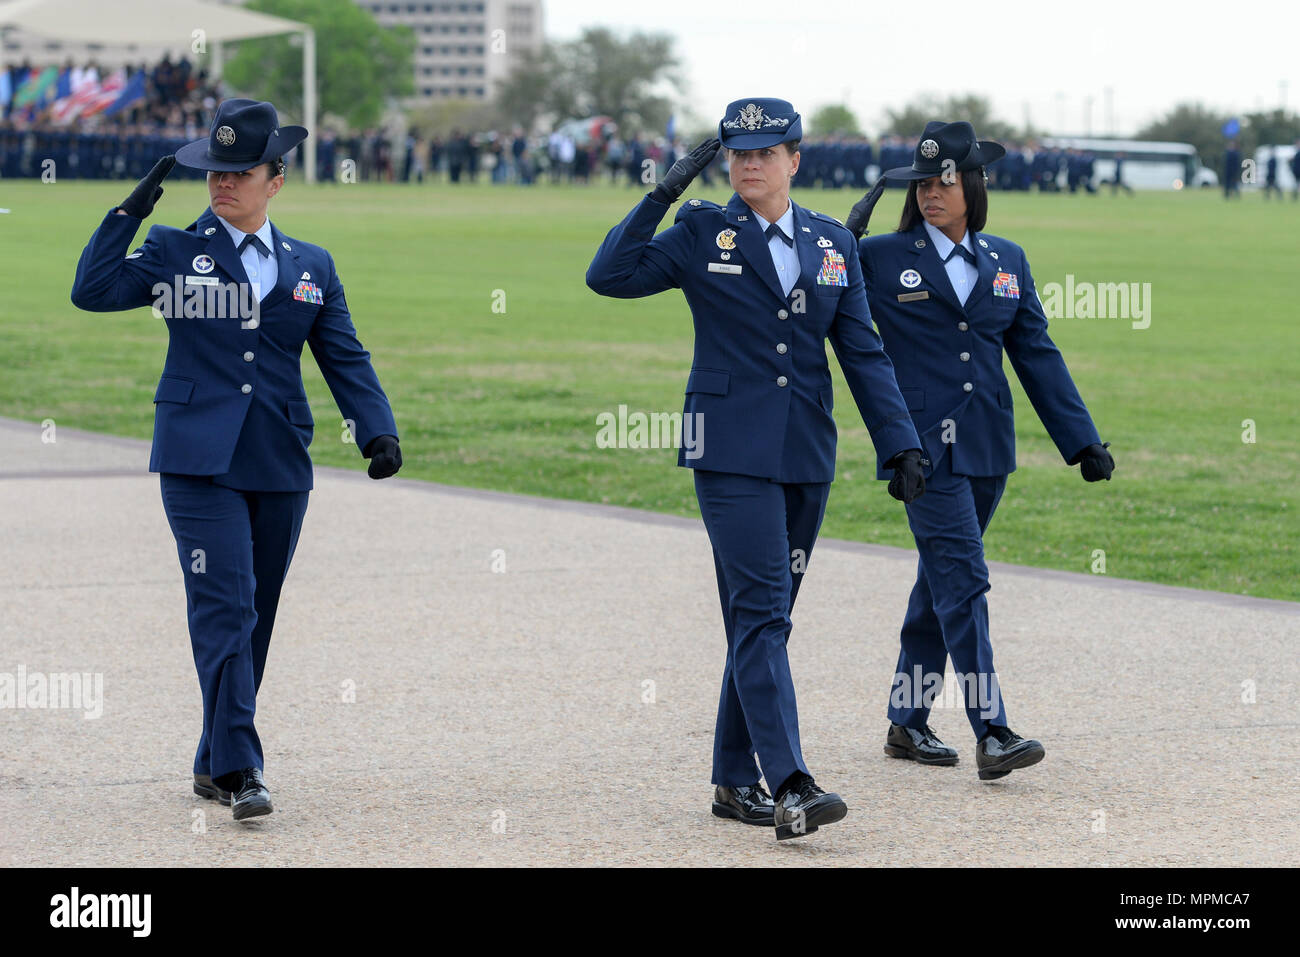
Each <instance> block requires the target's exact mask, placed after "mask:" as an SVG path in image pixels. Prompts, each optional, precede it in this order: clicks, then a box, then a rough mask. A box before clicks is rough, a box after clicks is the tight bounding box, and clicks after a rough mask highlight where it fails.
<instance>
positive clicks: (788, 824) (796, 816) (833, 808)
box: [772, 776, 849, 841]
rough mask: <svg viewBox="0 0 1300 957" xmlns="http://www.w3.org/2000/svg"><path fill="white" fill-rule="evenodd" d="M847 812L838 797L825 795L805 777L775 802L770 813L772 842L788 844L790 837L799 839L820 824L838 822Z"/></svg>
mask: <svg viewBox="0 0 1300 957" xmlns="http://www.w3.org/2000/svg"><path fill="white" fill-rule="evenodd" d="M848 812H849V808H848V805H847V804H845V803H844V801H843V800H842V799H841V798H840V796H839V795H838V794H835V793H834V792H832V793H830V794H828V793H826V792H825V791H823V790H822V789H821V788H819V787H818V786H817V785H816V783H814V781H813V779H812V778H810V777H806V776H805V777H804V778H803V779H802V780H801V781H800V782H799V783H797V784H795V785H794V786H793V787H792V788H790V790H788V791H785V792H784V793H782V794H781V795H780V797H778V798H777V800H776V805H775V807H774V808H773V810H772V819H773V821H775V823H776V839H777V840H778V841H788V840H789V839H790V838H792V837H803V836H804V835H805V834H811V833H812V832H813V831H815V830H817V828H819V827H821V826H822V825H823V824H834V823H835V822H836V821H839V820H842V819H843V818H844V815H845V814H847V813H848Z"/></svg>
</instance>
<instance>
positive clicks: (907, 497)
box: [885, 449, 929, 505]
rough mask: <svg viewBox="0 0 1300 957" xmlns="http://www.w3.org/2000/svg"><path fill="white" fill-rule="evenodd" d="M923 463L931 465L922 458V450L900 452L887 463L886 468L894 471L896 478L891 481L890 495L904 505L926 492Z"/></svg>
mask: <svg viewBox="0 0 1300 957" xmlns="http://www.w3.org/2000/svg"><path fill="white" fill-rule="evenodd" d="M922 463H924V464H926V465H928V464H929V463H928V462H926V461H925V459H923V458H921V450H920V449H908V450H907V451H905V452H899V453H898V454H897V455H895V456H894V457H893V458H892V459H890V460H889V461H888V462H886V463H885V468H887V469H893V470H894V477H893V478H891V479H890V480H889V494H890V495H892V496H894V498H896V499H898V500H899V501H900V502H902V503H903V504H904V505H906V504H907V503H908V502H912V501H915V500H916V499H917V498H919V497H920V496H921V495H922V494H924V492H925V473H924V472H922V471H921V465H922Z"/></svg>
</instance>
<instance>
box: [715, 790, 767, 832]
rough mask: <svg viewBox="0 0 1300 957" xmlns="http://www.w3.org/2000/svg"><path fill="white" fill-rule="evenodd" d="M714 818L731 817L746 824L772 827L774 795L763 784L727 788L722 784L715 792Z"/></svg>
mask: <svg viewBox="0 0 1300 957" xmlns="http://www.w3.org/2000/svg"><path fill="white" fill-rule="evenodd" d="M713 816H714V817H729V818H732V819H733V820H737V821H741V822H743V823H745V824H757V825H759V826H760V827H771V826H772V795H770V794H768V793H767V792H766V791H764V790H763V786H762V785H761V784H747V785H741V786H740V787H735V788H726V787H723V786H722V785H721V784H719V785H718V786H717V788H716V789H715V790H714V792H713Z"/></svg>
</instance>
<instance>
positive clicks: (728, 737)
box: [695, 469, 830, 790]
mask: <svg viewBox="0 0 1300 957" xmlns="http://www.w3.org/2000/svg"><path fill="white" fill-rule="evenodd" d="M829 491H830V484H829V483H820V484H808V485H782V484H780V483H777V482H773V481H771V480H769V479H763V478H754V477H752V476H748V475H731V474H728V473H724V472H710V471H706V470H703V469H696V470H695V494H696V497H697V498H698V499H699V503H700V515H701V516H702V517H703V518H704V527H705V528H706V529H708V532H709V541H710V542H711V543H712V545H713V564H714V568H715V570H716V571H717V575H718V597H719V598H720V599H721V601H722V621H723V626H724V627H725V629H726V632H727V662H726V666H725V667H724V668H723V672H722V694H721V697H720V698H719V701H718V723H717V727H716V729H715V731H714V735H713V783H714V784H720V785H723V786H726V787H737V786H739V785H749V784H754V783H756V782H757V781H758V778H759V768H760V767H761V769H762V776H763V777H764V778H766V779H767V784H768V787H769V789H772V790H775V789H776V788H778V787H780V786H781V783H782V782H783V781H785V779H786V778H788V777H789V776H790V775H792V774H793V773H794V772H795V771H802V772H803V773H804V774H808V773H809V772H808V768H807V766H806V765H805V764H804V760H803V753H802V751H801V750H800V747H799V713H798V709H797V708H796V706H795V697H794V680H793V679H792V678H791V676H790V661H789V658H788V657H787V656H786V642H787V641H788V640H789V637H790V610H791V609H792V608H793V607H794V600H795V597H796V596H797V595H798V594H799V583H800V582H801V581H802V580H803V572H804V568H805V567H806V565H807V562H808V558H809V556H810V555H811V554H812V548H813V544H814V543H815V542H816V540H817V532H818V530H819V529H820V528H821V524H822V517H823V515H825V513H826V496H827V493H828V492H829ZM755 756H757V758H758V767H756V766H755V764H754V759H755Z"/></svg>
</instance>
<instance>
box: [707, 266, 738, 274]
mask: <svg viewBox="0 0 1300 957" xmlns="http://www.w3.org/2000/svg"><path fill="white" fill-rule="evenodd" d="M740 270H741V267H740V266H737V265H736V264H735V263H709V272H724V273H726V274H727V275H728V276H739V275H740Z"/></svg>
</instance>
